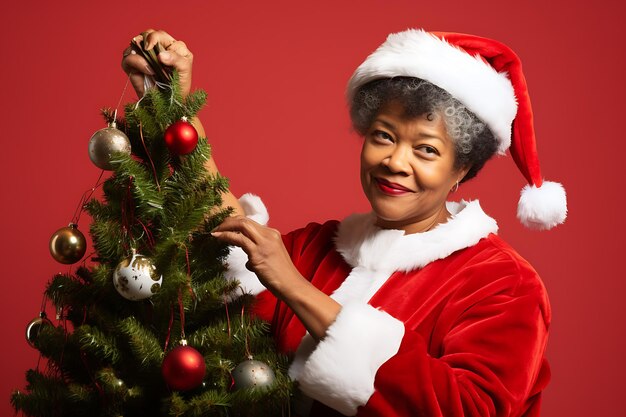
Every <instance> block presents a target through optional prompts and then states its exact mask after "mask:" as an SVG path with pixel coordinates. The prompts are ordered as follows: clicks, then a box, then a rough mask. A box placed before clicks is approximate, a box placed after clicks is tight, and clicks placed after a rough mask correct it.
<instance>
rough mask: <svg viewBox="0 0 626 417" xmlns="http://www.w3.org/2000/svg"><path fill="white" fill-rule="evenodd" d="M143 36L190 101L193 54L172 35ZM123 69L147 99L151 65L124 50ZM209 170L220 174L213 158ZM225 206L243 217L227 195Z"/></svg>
mask: <svg viewBox="0 0 626 417" xmlns="http://www.w3.org/2000/svg"><path fill="white" fill-rule="evenodd" d="M144 33H147V35H146V49H148V50H151V49H153V48H154V46H155V45H156V44H157V43H158V44H159V45H160V47H161V51H162V52H161V53H160V54H159V57H158V58H159V61H160V62H161V63H162V64H164V65H167V66H170V67H172V68H174V69H175V70H176V71H177V72H178V78H179V83H180V92H181V95H182V96H183V98H184V97H187V95H188V94H189V92H190V91H191V70H192V67H193V54H192V53H191V51H190V50H189V49H188V48H187V45H186V44H185V42H183V41H177V40H176V39H174V37H172V35H170V34H169V33H167V32H165V31H163V30H154V29H148V30H146V31H145V32H144ZM142 40H143V36H142V35H137V36H135V37H134V38H133V39H132V42H133V43H135V44H137V45H138V46H139V45H140V42H141V41H142ZM122 68H123V69H124V71H125V72H126V73H127V74H129V77H130V82H131V84H132V85H133V88H134V89H135V92H136V93H137V96H138V97H143V95H144V77H145V76H146V75H152V74H153V71H152V69H151V68H150V66H149V65H148V62H147V61H146V60H145V59H144V58H143V57H142V56H140V55H139V54H136V53H134V51H133V50H132V48H131V47H130V46H129V47H128V48H126V49H125V50H124V53H123V57H122ZM191 122H192V123H193V125H194V126H195V128H196V130H197V131H198V136H200V137H206V134H205V132H204V127H203V126H202V123H201V122H200V120H199V119H198V118H197V117H194V118H193V120H192V121H191ZM204 166H205V168H206V170H207V171H208V172H209V173H211V174H214V175H215V174H219V171H218V169H217V166H216V165H215V160H214V159H213V157H211V158H209V159H208V160H207V161H206V163H205V165H204ZM222 201H223V206H230V207H232V208H233V215H243V214H244V210H243V208H242V207H241V205H240V204H239V201H238V200H237V198H235V196H234V195H233V194H232V193H231V192H230V191H227V192H225V193H224V194H222Z"/></svg>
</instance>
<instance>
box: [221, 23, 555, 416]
mask: <svg viewBox="0 0 626 417" xmlns="http://www.w3.org/2000/svg"><path fill="white" fill-rule="evenodd" d="M395 76H403V77H416V78H421V79H424V80H427V81H429V82H431V83H433V84H435V85H437V86H439V87H441V88H443V89H445V90H446V91H448V92H449V93H451V94H452V95H453V96H454V97H455V98H456V99H458V100H459V101H460V102H461V103H463V104H464V105H465V106H467V107H468V108H469V109H470V110H471V111H473V112H474V113H475V114H476V115H477V116H478V117H479V118H480V119H481V120H482V121H484V122H485V123H486V124H487V125H488V127H489V128H490V129H491V130H492V132H493V133H494V135H495V136H496V137H497V139H498V142H499V152H500V153H502V154H503V153H504V152H505V151H506V150H507V149H508V148H509V147H510V149H511V154H512V156H513V158H514V160H515V161H516V163H517V165H518V167H519V168H520V170H521V171H522V173H523V174H524V175H525V176H526V178H527V180H528V182H529V185H528V186H527V187H526V189H525V190H524V191H523V195H522V198H521V199H520V204H519V208H518V217H519V218H520V220H521V221H522V222H523V223H524V224H526V225H527V226H530V227H534V228H538V229H547V228H550V227H553V226H555V225H556V224H558V223H562V222H563V221H564V219H565V214H566V206H565V193H564V191H563V188H562V187H561V186H560V185H559V184H555V183H548V182H544V181H543V179H542V177H541V174H540V171H539V162H538V159H537V154H536V146H535V138H534V131H533V127H532V112H531V108H530V100H529V97H528V94H527V90H526V83H525V81H524V77H523V74H522V72H521V64H520V63H519V59H518V58H517V56H516V55H515V54H514V53H513V52H512V51H511V50H510V49H509V48H508V47H506V46H505V45H503V44H501V43H499V42H496V41H493V40H490V39H485V38H480V37H476V36H470V35H461V34H449V33H445V34H444V33H427V32H424V31H421V30H409V31H405V32H401V33H397V34H392V35H390V36H389V37H388V39H387V40H386V42H385V43H384V44H383V45H381V47H380V48H378V49H377V50H376V51H375V52H374V53H373V54H372V55H370V56H369V57H368V58H367V59H366V60H365V62H364V63H363V64H362V65H361V66H360V67H359V68H358V69H357V70H356V72H355V74H354V75H353V77H352V78H351V80H350V83H349V85H348V100H349V101H351V100H352V98H353V97H354V94H355V92H356V91H357V90H358V88H359V87H360V86H362V85H364V84H365V83H367V82H369V81H372V80H375V79H379V78H390V77H395ZM240 201H241V203H242V206H243V208H244V210H245V212H246V215H247V216H249V217H250V218H252V219H253V220H255V221H257V222H259V223H262V224H265V223H267V220H268V214H267V211H266V210H265V207H264V205H263V203H262V202H261V200H260V199H259V198H258V197H256V196H253V195H251V194H248V195H244V196H243V197H242V198H241V200H240ZM447 208H448V211H449V212H450V213H451V215H452V216H451V218H450V219H449V220H448V221H447V222H446V223H442V224H440V225H438V226H437V227H435V228H434V229H432V230H429V231H426V232H423V233H414V234H405V233H404V231H402V230H389V229H381V228H379V227H377V226H376V225H375V221H376V216H375V214H374V213H367V214H355V215H352V216H350V217H348V218H346V219H345V220H343V221H341V222H338V221H329V222H326V223H324V224H315V223H311V224H309V225H307V226H306V227H304V228H302V229H299V230H296V231H294V232H291V233H289V234H287V235H285V236H284V238H283V241H284V243H285V247H286V248H287V250H288V252H289V253H290V256H291V259H292V261H293V263H294V265H295V266H296V267H297V269H298V271H299V272H300V273H301V274H302V275H303V276H304V277H305V278H307V279H308V280H310V282H311V283H312V284H313V285H314V286H316V287H317V288H318V289H320V290H321V291H323V292H324V293H326V294H328V295H330V296H331V297H332V298H333V299H334V300H335V301H337V302H338V303H339V304H341V306H342V309H341V311H340V313H339V315H338V316H337V318H336V320H335V321H334V322H333V324H332V325H331V326H330V327H329V328H328V330H327V332H326V336H325V337H324V338H323V339H322V340H321V341H319V342H316V341H315V340H314V339H313V338H312V337H311V336H310V335H308V334H307V332H306V329H305V328H304V326H303V325H302V323H301V322H300V321H299V320H298V318H297V317H296V316H295V315H294V313H293V312H292V311H291V310H290V309H289V308H288V307H287V306H286V305H284V304H283V303H280V302H278V301H277V299H276V298H275V297H274V296H273V295H272V294H271V293H270V292H269V291H267V290H266V289H265V288H264V287H263V286H262V285H261V284H260V282H259V281H258V279H257V277H256V275H255V274H254V273H252V272H250V271H249V270H247V269H246V267H245V264H246V262H247V257H246V254H245V253H244V252H243V250H241V249H240V248H237V247H235V248H233V249H232V251H231V254H230V255H229V258H228V259H227V263H228V266H229V269H228V272H227V279H232V280H238V281H239V282H240V283H241V286H242V288H243V289H244V290H245V291H247V292H249V293H252V294H255V295H256V296H257V303H256V307H255V314H257V315H258V316H259V317H261V318H262V319H265V320H267V321H268V322H270V323H271V324H272V331H273V333H274V334H275V336H276V339H277V342H278V346H279V348H280V350H281V351H283V352H286V353H288V354H293V358H294V359H293V362H292V364H291V367H290V370H289V374H290V376H291V377H292V378H293V379H295V380H297V381H298V383H299V387H300V389H301V390H302V392H303V393H304V394H306V396H308V397H310V398H311V399H312V401H311V402H309V403H307V402H306V401H304V402H301V403H300V404H301V407H302V409H299V410H297V413H302V414H309V415H311V416H333V415H349V416H351V415H358V416H379V417H382V416H385V417H392V416H429V417H430V416H516V417H517V416H527V417H530V416H537V415H538V414H539V405H540V396H541V391H542V390H543V389H544V387H545V386H546V384H547V382H548V380H549V376H550V372H549V368H548V365H547V363H546V361H545V359H544V351H545V347H546V340H547V335H548V328H549V325H550V306H549V303H548V298H547V295H546V291H545V288H544V286H543V284H542V282H541V280H540V278H539V276H538V275H537V273H536V272H535V270H534V269H533V268H532V267H531V266H530V265H529V264H528V262H526V261H525V260H524V259H523V258H522V257H520V256H519V255H518V254H517V253H516V252H515V250H513V249H512V248H511V247H510V246H508V245H507V244H506V243H505V242H503V241H502V239H500V238H499V237H498V236H497V234H496V233H497V230H498V226H497V224H496V221H495V220H494V219H492V218H491V217H489V216H488V215H486V214H485V213H484V211H483V210H482V208H481V207H480V204H479V203H478V201H471V202H465V201H461V202H459V203H452V202H449V203H447ZM302 404H304V406H302Z"/></svg>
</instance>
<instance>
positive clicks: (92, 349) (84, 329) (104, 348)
mask: <svg viewBox="0 0 626 417" xmlns="http://www.w3.org/2000/svg"><path fill="white" fill-rule="evenodd" d="M74 334H75V336H76V338H77V339H78V343H79V346H80V348H81V349H83V350H84V351H85V352H88V353H91V354H92V355H93V356H94V357H96V358H98V359H100V360H102V361H104V362H106V363H110V364H112V365H115V364H116V363H117V362H118V361H119V359H120V351H119V349H118V347H117V346H116V343H115V339H114V338H113V337H110V336H107V335H105V334H104V333H103V332H101V331H100V330H99V329H97V328H96V327H92V326H89V325H82V326H80V327H78V328H77V329H76V330H75V331H74Z"/></svg>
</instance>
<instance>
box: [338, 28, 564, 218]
mask: <svg viewBox="0 0 626 417" xmlns="http://www.w3.org/2000/svg"><path fill="white" fill-rule="evenodd" d="M393 77H416V78H421V79H423V80H426V81H429V82H430V83H432V84H434V85H436V86H438V87H440V88H442V89H444V90H446V91H447V92H448V93H450V94H451V95H452V96H453V97H454V98H456V99H457V100H459V101H460V102H461V103H463V104H464V105H465V106H467V108H468V109H470V110H471V111H472V112H473V113H474V114H476V115H477V116H478V117H479V118H480V119H481V120H482V121H483V122H485V123H486V124H487V126H489V128H490V129H491V131H492V133H493V134H494V135H495V136H496V139H497V140H498V153H499V154H504V153H505V151H506V150H507V149H510V152H511V156H512V157H513V159H514V160H515V163H516V164H517V167H518V169H519V170H520V172H521V173H522V175H524V177H525V178H526V180H527V181H528V184H529V185H528V186H527V187H525V188H524V190H523V192H522V197H521V199H520V202H519V205H518V218H519V219H520V221H521V222H522V223H523V224H524V225H525V226H527V227H529V228H532V229H539V230H546V229H550V228H552V227H554V226H556V225H557V224H560V223H563V221H565V217H566V215H567V201H566V198H565V190H564V189H563V186H562V185H560V184H557V183H550V182H544V181H543V177H542V176H541V170H540V167H539V158H538V156H537V144H536V140H535V129H534V126H533V112H532V107H531V104H530V97H529V95H528V87H527V85H526V79H525V78H524V73H523V72H522V63H521V61H520V59H519V58H518V56H517V55H516V54H515V52H513V50H512V49H511V48H509V47H508V46H506V45H504V44H503V43H501V42H498V41H495V40H493V39H487V38H482V37H479V36H474V35H466V34H462V33H447V32H432V33H428V32H425V31H423V30H416V29H409V30H407V31H404V32H400V33H393V34H391V35H389V36H388V37H387V40H386V41H385V42H384V43H383V44H382V45H381V46H380V47H379V48H378V49H376V51H374V52H373V53H372V54H371V55H370V56H368V57H367V59H366V60H365V61H364V62H363V63H362V64H361V65H360V66H359V67H358V68H357V70H356V71H355V72H354V74H353V75H352V77H351V78H350V81H349V82H348V88H347V98H348V102H349V104H350V105H352V101H353V99H354V97H355V95H356V93H357V91H358V89H359V88H360V87H361V86H362V85H364V84H366V83H368V82H370V81H374V80H377V79H381V78H393Z"/></svg>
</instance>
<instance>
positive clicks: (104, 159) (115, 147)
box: [89, 122, 131, 171]
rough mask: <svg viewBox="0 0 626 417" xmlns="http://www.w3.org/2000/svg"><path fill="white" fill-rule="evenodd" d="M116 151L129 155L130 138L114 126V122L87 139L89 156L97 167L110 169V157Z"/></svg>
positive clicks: (111, 168) (111, 167)
mask: <svg viewBox="0 0 626 417" xmlns="http://www.w3.org/2000/svg"><path fill="white" fill-rule="evenodd" d="M116 152H122V153H125V154H127V155H130V152H131V148H130V140H128V136H126V134H124V132H122V131H121V130H119V129H117V128H116V127H115V122H112V123H110V124H109V126H108V127H105V128H103V129H100V130H98V131H97V132H96V133H94V134H93V135H92V136H91V139H89V158H90V159H91V162H93V163H94V164H95V165H96V166H97V167H98V168H100V169H104V170H107V171H112V170H113V165H112V164H111V158H112V157H113V154H114V153H116Z"/></svg>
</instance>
